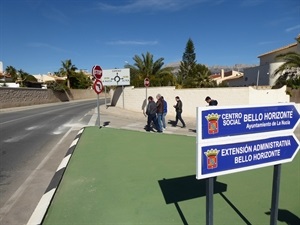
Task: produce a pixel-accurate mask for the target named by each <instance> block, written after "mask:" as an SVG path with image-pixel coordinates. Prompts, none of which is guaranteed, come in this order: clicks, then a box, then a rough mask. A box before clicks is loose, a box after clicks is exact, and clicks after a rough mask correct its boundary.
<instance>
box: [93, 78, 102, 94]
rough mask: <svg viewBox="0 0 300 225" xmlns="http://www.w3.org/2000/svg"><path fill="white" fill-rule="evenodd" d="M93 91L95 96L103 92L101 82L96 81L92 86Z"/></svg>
mask: <svg viewBox="0 0 300 225" xmlns="http://www.w3.org/2000/svg"><path fill="white" fill-rule="evenodd" d="M93 89H94V91H95V92H96V93H97V94H100V93H101V92H102V90H103V84H102V82H101V80H98V79H96V80H95V81H94V84H93Z"/></svg>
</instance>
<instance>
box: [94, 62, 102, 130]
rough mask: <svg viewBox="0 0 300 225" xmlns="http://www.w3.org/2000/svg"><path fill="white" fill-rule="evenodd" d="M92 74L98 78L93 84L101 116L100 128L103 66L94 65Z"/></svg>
mask: <svg viewBox="0 0 300 225" xmlns="http://www.w3.org/2000/svg"><path fill="white" fill-rule="evenodd" d="M92 75H93V76H94V77H95V78H96V79H95V81H94V84H93V89H94V91H95V92H96V94H97V111H98V118H99V124H98V125H99V128H100V127H101V126H100V104H99V94H100V93H101V92H102V91H103V84H102V82H101V80H100V79H101V78H102V68H101V67H100V66H98V65H95V66H93V68H92Z"/></svg>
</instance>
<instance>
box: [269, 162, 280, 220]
mask: <svg viewBox="0 0 300 225" xmlns="http://www.w3.org/2000/svg"><path fill="white" fill-rule="evenodd" d="M280 174H281V164H279V165H275V166H274V171H273V185H272V202H271V218H270V225H277V218H278V202H279V187H280Z"/></svg>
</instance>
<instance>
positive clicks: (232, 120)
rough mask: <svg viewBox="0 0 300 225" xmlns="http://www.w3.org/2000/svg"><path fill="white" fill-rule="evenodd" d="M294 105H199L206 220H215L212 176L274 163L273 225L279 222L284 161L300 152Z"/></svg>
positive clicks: (200, 166) (200, 169) (199, 175)
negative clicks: (281, 176) (281, 173)
mask: <svg viewBox="0 0 300 225" xmlns="http://www.w3.org/2000/svg"><path fill="white" fill-rule="evenodd" d="M299 119H300V114H299V111H298V109H297V108H296V105H295V104H294V103H278V104H270V105H259V106H254V105H253V106H240V107H237V106H232V107H219V106H216V107H211V108H207V107H198V108H197V173H196V178H197V179H207V183H206V222H207V223H206V224H207V225H212V223H213V184H214V183H213V182H214V179H213V177H216V176H220V175H225V174H230V173H237V172H242V171H247V170H252V169H259V168H263V167H267V166H274V174H273V186H272V202H271V220H270V222H271V225H276V224H277V218H278V202H279V184H280V170H281V164H282V163H287V162H291V161H292V160H293V159H294V158H295V156H296V154H297V153H298V151H299V145H300V143H299V140H298V139H297V137H296V136H295V134H294V133H293V131H294V130H295V129H296V127H297V126H298V124H299V122H300V121H299Z"/></svg>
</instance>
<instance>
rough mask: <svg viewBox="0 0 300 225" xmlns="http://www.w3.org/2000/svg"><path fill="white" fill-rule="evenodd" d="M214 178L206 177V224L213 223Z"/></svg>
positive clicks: (210, 224) (211, 224)
mask: <svg viewBox="0 0 300 225" xmlns="http://www.w3.org/2000/svg"><path fill="white" fill-rule="evenodd" d="M213 197H214V178H213V177H210V178H207V179H206V225H213V214H214V213H213V207H214V199H213Z"/></svg>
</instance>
